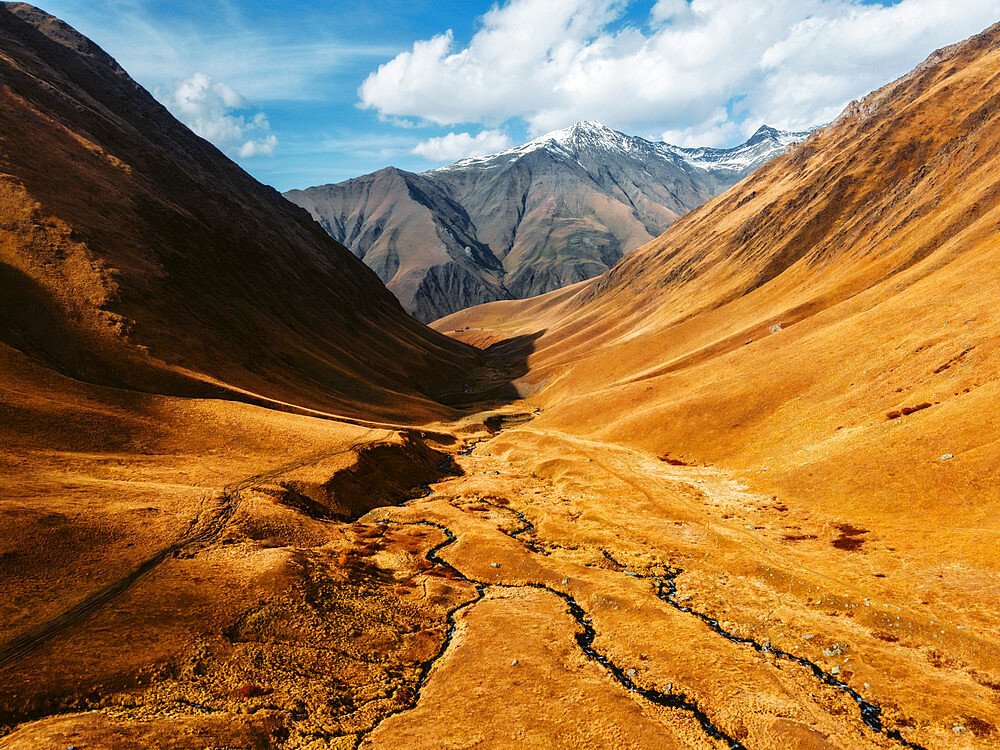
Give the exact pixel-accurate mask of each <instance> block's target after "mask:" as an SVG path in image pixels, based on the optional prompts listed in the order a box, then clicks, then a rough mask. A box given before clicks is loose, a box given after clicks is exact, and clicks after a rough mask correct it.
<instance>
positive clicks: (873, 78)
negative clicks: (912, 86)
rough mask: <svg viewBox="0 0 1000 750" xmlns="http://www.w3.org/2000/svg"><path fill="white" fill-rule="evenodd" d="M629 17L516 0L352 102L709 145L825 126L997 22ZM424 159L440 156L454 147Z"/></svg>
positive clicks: (544, 0) (429, 48)
mask: <svg viewBox="0 0 1000 750" xmlns="http://www.w3.org/2000/svg"><path fill="white" fill-rule="evenodd" d="M628 5H629V3H628V2H627V1H626V0H507V2H505V3H503V4H500V5H497V6H494V7H493V9H492V10H490V11H489V12H487V13H486V14H484V15H483V16H482V17H481V19H480V28H479V30H478V31H477V32H476V33H475V35H474V36H473V37H472V39H471V40H470V42H469V43H468V45H467V46H464V47H459V46H457V45H456V43H455V39H454V35H453V33H452V32H451V31H450V30H448V31H444V32H443V33H440V34H438V35H436V36H433V37H432V38H430V39H425V40H421V41H418V42H416V43H415V44H414V45H413V47H412V49H410V50H407V51H405V52H402V53H400V54H398V55H397V56H396V57H394V58H393V59H392V60H390V61H389V62H387V63H385V64H384V65H382V66H381V67H379V68H378V70H376V71H375V72H373V73H372V74H371V75H369V76H368V78H367V79H366V80H365V81H364V83H363V84H362V85H361V87H360V89H359V91H358V94H359V98H360V106H361V107H363V108H368V109H372V110H375V111H377V112H378V113H379V114H380V115H381V116H383V117H415V118H420V119H422V120H424V121H426V122H430V123H435V124H437V125H443V126H450V125H456V124H461V123H478V124H481V125H483V126H486V127H489V126H493V127H495V126H496V125H497V124H499V123H502V122H504V121H506V120H508V119H510V118H521V119H523V120H524V121H525V122H526V123H527V125H528V127H529V130H530V131H531V132H532V133H533V134H537V133H541V132H545V131H547V130H552V129H555V128H558V127H563V126H565V125H567V124H569V123H572V122H575V121H577V120H583V119H590V118H594V119H598V120H601V121H603V122H606V123H607V124H609V125H611V126H613V127H617V128H619V129H627V130H630V131H632V132H645V133H647V134H651V135H654V134H655V135H659V136H660V137H663V138H664V139H665V140H671V141H673V142H682V143H683V142H691V143H693V142H695V141H697V142H698V144H699V145H712V144H719V143H723V142H726V141H730V140H732V139H734V138H736V137H737V136H742V135H747V134H749V133H750V132H752V131H753V130H755V129H756V128H757V127H758V126H759V125H761V124H763V123H765V122H766V123H768V124H770V125H773V126H775V127H779V128H784V129H788V130H800V129H803V128H807V127H810V126H812V125H815V124H819V123H823V122H827V121H829V120H831V119H833V118H834V117H835V116H836V115H837V114H838V113H839V112H840V111H841V110H842V109H843V107H844V105H845V104H846V103H847V102H849V101H850V100H851V99H854V98H857V97H859V96H862V95H864V94H865V93H867V92H868V91H870V90H872V89H875V88H878V87H879V86H881V85H882V84H884V83H886V82H888V81H890V80H892V79H894V78H896V77H898V76H899V75H901V74H903V73H905V72H906V71H908V70H909V69H911V68H912V67H914V66H915V65H916V64H917V63H919V62H920V61H921V60H922V59H924V58H925V57H926V56H927V55H928V54H930V53H931V52H932V51H933V50H934V49H936V48H938V47H941V46H944V45H946V44H950V43H952V42H956V41H959V40H961V39H964V38H965V37H968V36H970V35H972V34H974V33H976V32H978V31H981V30H982V29H984V28H986V27H987V26H989V25H990V24H992V23H994V22H996V21H997V20H998V19H1000V0H964V1H963V2H960V3H956V2H953V0H899V1H898V2H896V3H894V4H891V5H878V4H875V5H870V4H863V3H861V2H859V0H688V1H686V0H658V2H656V4H655V5H654V7H653V8H652V10H651V12H650V13H649V16H648V18H647V19H645V21H644V22H643V23H641V24H634V23H633V24H629V23H627V22H626V20H625V19H626V15H625V14H626V11H627V9H628V7H627V6H628ZM654 129H655V132H654ZM481 135H485V133H483V134H481ZM452 136H454V138H453V142H454V143H455V144H456V148H457V143H458V142H459V140H460V139H462V138H463V136H464V137H465V138H466V139H469V138H472V136H469V135H468V134H467V133H464V134H463V133H460V134H454V133H453V134H451V135H450V136H445V137H444V139H432V141H439V140H441V141H444V140H445V139H448V138H451V137H452ZM420 148H422V149H423V150H424V151H426V152H428V153H430V152H432V151H433V150H434V149H437V148H440V149H441V151H442V153H443V152H444V151H445V150H447V144H445V143H443V142H442V143H440V144H434V145H431V142H430V141H428V142H427V143H426V144H421V146H420ZM448 153H457V150H454V149H453V150H452V151H449V152H448ZM442 158H445V157H442ZM448 158H450V157H448Z"/></svg>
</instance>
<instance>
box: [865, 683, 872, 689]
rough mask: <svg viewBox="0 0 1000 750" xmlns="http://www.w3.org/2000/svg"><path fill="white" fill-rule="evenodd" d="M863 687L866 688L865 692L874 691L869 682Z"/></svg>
mask: <svg viewBox="0 0 1000 750" xmlns="http://www.w3.org/2000/svg"><path fill="white" fill-rule="evenodd" d="M863 687H864V689H865V690H871V689H872V686H871V685H869V684H868V683H867V682H866V683H865V684H864V685H863Z"/></svg>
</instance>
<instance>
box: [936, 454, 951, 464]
mask: <svg viewBox="0 0 1000 750" xmlns="http://www.w3.org/2000/svg"><path fill="white" fill-rule="evenodd" d="M953 458H954V456H953V455H952V454H950V453H945V454H944V455H943V456H941V458H939V459H938V461H941V462H942V463H943V462H944V461H951V459H953Z"/></svg>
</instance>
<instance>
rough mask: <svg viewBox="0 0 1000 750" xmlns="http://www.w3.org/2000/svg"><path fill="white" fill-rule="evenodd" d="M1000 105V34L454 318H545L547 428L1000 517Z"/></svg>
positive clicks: (534, 378)
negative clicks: (570, 281)
mask: <svg viewBox="0 0 1000 750" xmlns="http://www.w3.org/2000/svg"><path fill="white" fill-rule="evenodd" d="M998 101H1000V27H997V26H994V27H992V28H991V29H989V30H987V31H986V32H984V33H983V34H981V35H979V36H977V37H974V38H972V39H970V40H968V41H966V42H963V43H962V44H959V45H955V46H954V47H951V48H948V49H945V50H941V51H939V52H937V53H935V54H934V55H932V56H931V57H930V58H929V59H928V60H927V61H926V62H925V63H924V64H922V65H921V66H920V67H918V68H917V69H916V70H914V71H913V72H912V73H911V74H909V75H907V76H905V77H904V78H902V79H900V80H898V81H896V82H894V83H892V84H890V85H888V86H886V87H884V88H883V89H881V90H879V91H877V92H875V93H873V94H871V95H869V96H868V97H866V98H865V99H863V100H861V101H859V102H856V103H854V104H852V105H851V107H849V108H848V110H847V111H846V112H845V113H844V115H843V116H842V117H841V118H840V119H838V120H837V122H835V123H834V124H833V125H831V126H830V127H828V128H826V129H824V130H823V131H820V132H818V133H816V134H815V135H813V136H812V137H810V138H809V139H808V140H807V141H806V142H805V143H803V144H801V145H799V146H798V147H795V148H794V149H793V150H792V151H791V152H790V153H789V154H787V155H785V156H783V157H780V158H778V159H776V160H775V161H773V162H771V163H770V164H768V165H765V166H764V167H763V168H761V169H760V170H759V171H758V172H757V173H755V174H754V175H753V176H751V177H750V178H749V179H747V180H746V181H744V182H743V183H741V184H740V185H738V186H736V187H735V188H733V189H731V190H730V191H729V192H727V193H725V194H724V195H722V196H720V197H719V198H717V199H716V200H714V201H713V202H711V203H709V204H708V205H707V206H705V207H704V208H702V209H699V210H697V211H695V212H693V213H692V214H690V215H689V216H687V217H685V218H684V219H682V220H680V221H679V222H677V224H675V225H674V226H673V227H672V228H671V229H669V230H668V231H667V232H666V233H665V234H664V235H663V236H661V237H660V238H658V239H657V240H655V241H653V242H651V243H649V244H648V245H646V246H645V247H644V248H641V249H639V250H637V251H636V252H635V253H633V254H632V255H630V256H629V257H627V258H625V259H624V260H623V261H622V262H620V263H619V264H618V265H617V266H616V267H615V268H614V269H612V271H610V272H609V273H607V274H605V275H604V276H602V277H600V278H599V279H596V280H595V281H594V282H589V283H586V284H583V285H581V286H579V287H577V288H575V289H571V290H563V291H561V292H559V293H554V294H551V295H547V296H546V297H540V298H536V299H534V300H528V301H526V302H502V303H494V304H493V305H487V306H483V307H480V308H474V309H472V310H470V311H467V312H464V313H459V314H457V315H454V316H451V317H449V318H446V319H444V320H442V321H440V322H439V323H438V324H437V327H438V328H439V329H440V330H443V331H454V330H455V329H465V328H466V327H469V330H467V331H465V330H463V331H462V332H461V333H456V334H454V335H456V336H459V337H462V338H465V339H466V340H473V341H479V342H484V341H488V340H491V339H495V338H503V337H506V336H510V335H517V334H527V333H536V332H540V331H544V332H545V333H544V335H543V336H541V337H540V338H539V339H538V340H537V341H536V343H535V347H536V352H535V354H534V355H533V357H532V360H531V372H530V373H529V374H528V375H527V376H526V378H525V380H524V381H523V382H524V384H525V389H526V390H531V389H533V388H535V387H537V386H539V385H542V386H543V390H542V391H541V394H540V396H539V397H538V398H539V399H540V401H541V402H542V403H543V405H544V406H545V407H546V411H545V413H544V414H543V416H542V417H541V418H540V419H539V424H545V425H547V426H549V427H551V428H555V429H564V430H566V431H571V432H574V433H585V434H589V435H594V436H599V437H602V438H608V439H613V440H616V441H625V442H628V443H630V444H633V445H637V446H641V447H644V448H648V449H652V450H655V451H657V452H661V453H663V452H669V453H671V454H672V455H673V456H675V457H678V458H680V459H682V460H685V461H690V462H705V463H713V464H720V465H724V466H729V467H731V468H739V469H746V470H747V471H749V472H752V473H751V474H750V475H749V476H751V477H755V478H756V479H757V480H758V481H764V480H765V479H766V480H767V482H768V483H769V484H771V485H774V486H783V487H788V488H795V490H796V491H797V492H799V493H803V494H804V495H805V496H809V497H812V496H815V497H817V498H822V500H823V502H825V503H831V504H833V505H834V507H836V506H837V504H840V503H843V505H844V507H845V508H850V509H852V512H864V513H868V512H870V513H873V514H878V513H883V512H885V511H889V510H891V511H895V512H898V513H904V514H908V513H913V512H920V511H931V512H934V513H946V514H947V516H948V522H949V523H951V522H954V521H956V520H957V519H958V518H961V523H962V525H963V526H967V527H969V528H970V529H972V528H975V527H976V526H977V524H981V523H982V524H993V521H992V520H990V519H992V518H993V512H992V508H993V507H994V506H993V503H995V493H994V492H993V490H992V489H991V487H990V486H989V485H990V484H991V483H990V482H987V481H986V480H985V478H986V477H987V476H991V475H992V472H993V470H994V467H995V463H996V459H997V448H996V443H995V441H996V436H997V434H998V429H997V428H998V424H997V419H996V416H995V413H994V409H993V406H992V405H993V404H994V403H995V401H996V398H997V395H998V390H1000V388H998V377H997V373H998V367H1000V360H998V355H997V346H996V343H997V335H998V333H1000V308H998V306H997V288H998V286H997V282H998V273H997V268H998V260H1000V257H998V256H1000V234H998V230H1000V210H998V206H997V203H998V195H1000V181H998V177H997V175H998V174H1000V152H998V150H997V148H996V142H997V133H998V132H1000V122H998V120H1000V108H998ZM779 325H780V327H781V328H780V330H777V326H779ZM772 330H774V332H772ZM923 404H930V407H929V408H924V409H922V410H919V411H917V412H915V413H913V414H910V415H906V416H902V417H900V418H896V419H890V418H887V414H889V413H890V412H894V411H898V410H901V409H903V408H904V407H914V406H920V405H923ZM947 455H952V456H954V458H951V459H948V458H946V459H945V460H944V461H941V460H940V459H941V458H942V456H947ZM765 470H766V471H765ZM987 501H988V502H987ZM928 533H931V530H930V529H928ZM954 542H955V544H956V546H958V547H961V546H962V543H963V542H961V541H960V540H959V538H958V537H957V536H956V537H954Z"/></svg>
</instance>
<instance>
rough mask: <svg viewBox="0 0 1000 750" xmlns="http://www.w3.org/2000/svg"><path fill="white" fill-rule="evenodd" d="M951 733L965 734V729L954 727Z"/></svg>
mask: <svg viewBox="0 0 1000 750" xmlns="http://www.w3.org/2000/svg"><path fill="white" fill-rule="evenodd" d="M951 731H953V732H954V733H955V734H962V733H963V732H965V727H959V726H954V727H952V728H951Z"/></svg>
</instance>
